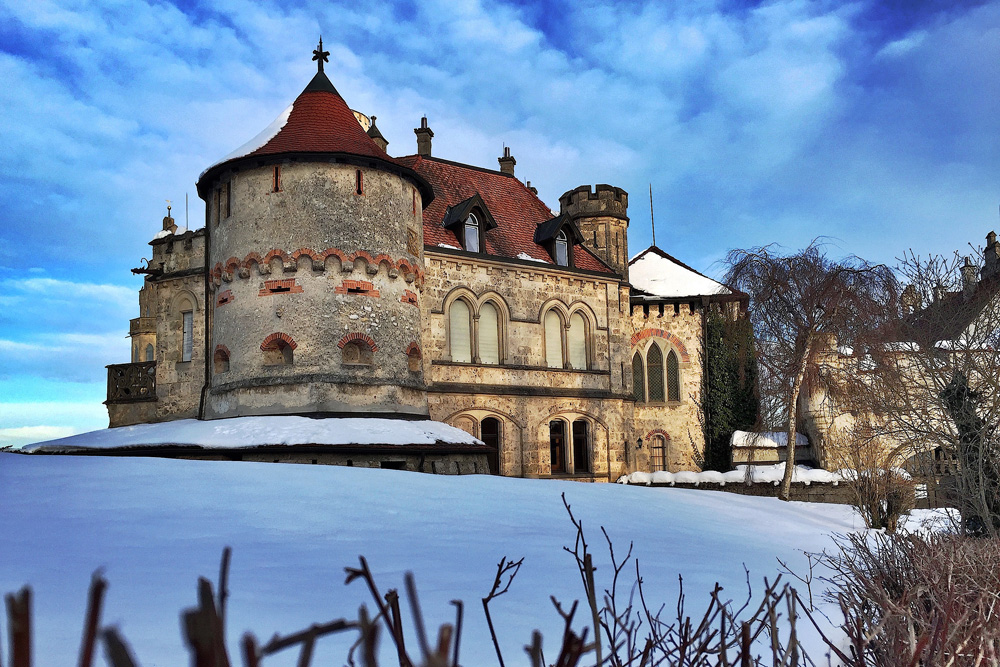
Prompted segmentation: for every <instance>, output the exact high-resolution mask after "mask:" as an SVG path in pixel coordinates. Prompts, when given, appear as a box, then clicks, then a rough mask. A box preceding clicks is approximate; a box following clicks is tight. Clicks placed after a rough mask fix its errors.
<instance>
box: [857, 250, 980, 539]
mask: <svg viewBox="0 0 1000 667" xmlns="http://www.w3.org/2000/svg"><path fill="white" fill-rule="evenodd" d="M987 241H988V244H989V246H988V247H987V249H986V253H985V254H986V262H985V264H984V266H983V267H982V274H983V275H982V279H978V273H979V271H980V267H978V266H976V265H975V264H973V263H972V261H971V259H970V258H968V257H966V258H963V257H961V256H959V255H958V254H956V255H955V256H953V257H940V256H936V257H927V258H922V257H918V256H916V255H914V254H912V253H911V254H909V255H908V256H906V257H904V258H902V260H901V264H900V267H899V269H898V271H899V273H900V275H901V277H902V278H903V279H904V280H905V281H906V282H907V283H909V284H908V285H907V287H906V288H905V289H904V290H903V292H902V295H901V299H900V305H901V309H900V312H899V313H898V317H897V318H896V319H895V321H894V322H892V323H890V324H888V325H886V326H884V327H882V328H881V329H879V330H878V331H876V332H874V333H875V335H874V336H872V337H871V338H870V339H869V341H868V345H867V346H866V350H865V354H864V355H863V356H861V357H859V358H858V361H857V363H858V364H859V365H860V370H861V371H862V372H861V373H859V374H857V375H856V379H855V381H854V382H853V384H850V383H849V384H850V390H849V391H847V392H845V393H846V394H847V395H849V396H850V398H851V400H852V401H853V403H852V402H849V403H848V404H847V406H846V407H848V408H850V409H854V410H858V409H859V408H862V407H863V408H864V409H865V410H866V411H867V413H866V417H867V419H868V420H869V421H870V423H871V425H872V426H871V428H872V430H873V432H874V433H875V434H876V435H878V436H879V437H881V438H882V439H884V440H890V441H892V442H895V443H897V445H898V446H899V447H900V448H901V449H903V450H904V451H905V453H906V455H908V456H911V457H916V458H917V459H919V460H922V461H924V462H925V463H926V464H927V467H930V468H931V469H930V470H927V469H925V470H924V471H923V472H925V473H928V476H929V477H930V481H931V483H932V484H933V483H934V481H935V478H936V477H937V476H938V475H939V474H940V473H941V472H942V468H946V469H948V468H950V472H952V473H953V474H954V477H953V481H954V486H953V488H952V495H953V496H954V498H953V499H954V500H955V501H956V502H957V504H958V506H959V509H960V511H961V514H962V518H963V522H964V524H965V527H966V529H967V530H969V532H972V533H979V534H988V535H992V536H1000V436H998V432H997V425H998V424H1000V374H998V369H1000V243H997V242H996V239H995V237H992V235H991V237H988V239H987ZM990 253H993V256H992V258H991V256H990ZM991 259H992V261H990V260H991Z"/></svg>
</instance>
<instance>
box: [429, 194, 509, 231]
mask: <svg viewBox="0 0 1000 667" xmlns="http://www.w3.org/2000/svg"><path fill="white" fill-rule="evenodd" d="M476 208H478V209H479V210H480V211H481V212H482V216H483V231H489V230H491V229H494V228H495V227H496V226H497V221H496V219H494V217H493V214H492V213H490V207H489V206H487V205H486V202H484V201H483V198H482V197H481V196H479V193H478V192H477V193H476V194H474V195H472V196H471V197H469V198H468V199H466V200H465V201H461V202H459V203H457V204H455V205H454V206H449V207H448V210H447V211H446V212H445V214H444V220H442V221H441V224H442V225H443V226H445V227H447V228H448V229H452V228H454V227H455V226H456V225H461V224H462V223H463V222H465V219H466V218H468V217H469V213H472V211H473V209H476Z"/></svg>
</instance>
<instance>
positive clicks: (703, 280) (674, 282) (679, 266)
mask: <svg viewBox="0 0 1000 667" xmlns="http://www.w3.org/2000/svg"><path fill="white" fill-rule="evenodd" d="M628 266H629V269H628V275H629V282H631V283H632V286H633V287H635V288H637V290H639V291H640V292H642V293H640V294H636V293H633V296H637V297H639V298H641V299H645V300H655V299H658V298H660V299H672V298H674V299H675V298H685V297H694V296H715V295H734V294H736V293H735V292H734V291H733V290H731V289H729V288H728V287H726V286H725V285H723V284H722V283H720V282H718V281H715V280H712V279H711V278H709V277H708V276H706V275H704V274H702V273H699V272H698V271H695V270H694V269H692V268H691V267H690V266H688V265H687V264H685V263H684V262H682V261H680V260H679V259H677V258H676V257H673V256H671V255H670V254H668V253H666V252H664V251H663V250H660V249H659V248H657V247H656V246H655V245H654V246H649V247H648V248H646V249H645V250H643V251H642V252H641V253H639V254H638V255H636V256H635V257H634V258H632V261H630V262H629V263H628Z"/></svg>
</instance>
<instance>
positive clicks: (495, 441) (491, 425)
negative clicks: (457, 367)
mask: <svg viewBox="0 0 1000 667" xmlns="http://www.w3.org/2000/svg"><path fill="white" fill-rule="evenodd" d="M479 433H480V440H482V441H483V442H484V443H486V446H487V447H489V448H490V451H489V452H487V454H486V460H487V462H488V463H489V464H490V474H491V475H499V474H500V442H501V438H500V436H501V431H500V420H499V419H497V418H496V417H487V418H486V419H484V420H483V421H482V422H481V423H480V425H479Z"/></svg>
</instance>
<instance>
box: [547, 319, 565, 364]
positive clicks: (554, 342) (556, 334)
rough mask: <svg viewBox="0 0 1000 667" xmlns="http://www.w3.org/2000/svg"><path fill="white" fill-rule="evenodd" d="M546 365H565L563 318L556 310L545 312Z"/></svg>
mask: <svg viewBox="0 0 1000 667" xmlns="http://www.w3.org/2000/svg"><path fill="white" fill-rule="evenodd" d="M545 365H546V366H548V367H549V368H562V367H563V351H562V318H561V317H559V314H558V313H556V311H554V310H550V311H548V312H547V313H545Z"/></svg>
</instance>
